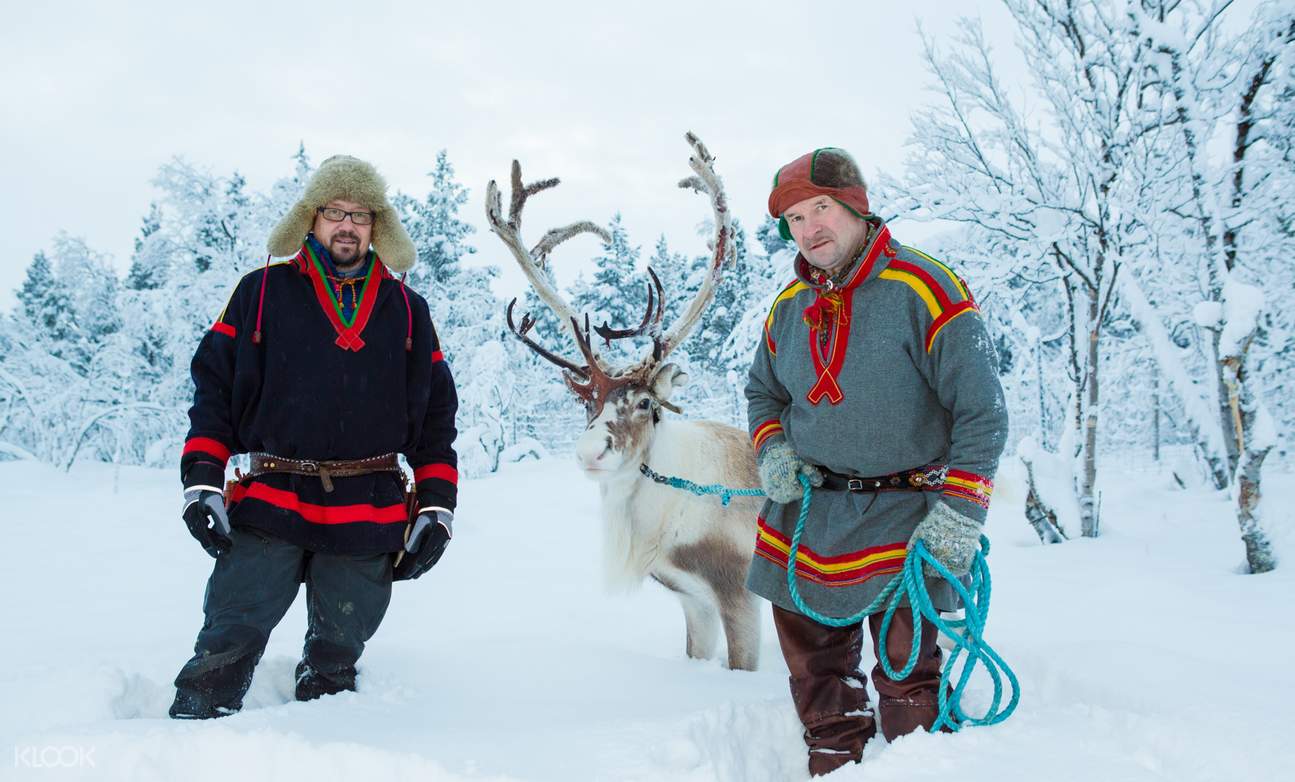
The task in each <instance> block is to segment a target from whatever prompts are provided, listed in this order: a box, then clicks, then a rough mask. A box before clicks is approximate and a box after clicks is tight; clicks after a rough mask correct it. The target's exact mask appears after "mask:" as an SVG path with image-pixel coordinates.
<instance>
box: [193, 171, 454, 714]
mask: <svg viewBox="0 0 1295 782" xmlns="http://www.w3.org/2000/svg"><path fill="white" fill-rule="evenodd" d="M269 250H270V254H271V256H275V257H289V258H290V260H287V261H284V262H281V263H277V264H269V263H268V261H267V264H266V266H265V268H264V269H258V270H257V271H254V272H252V273H250V274H248V275H246V276H245V277H243V279H242V280H241V281H240V282H239V284H238V286H237V287H236V288H235V289H234V292H233V295H232V296H231V297H230V299H229V303H228V304H227V305H226V307H225V309H224V310H223V311H222V312H221V314H220V316H219V317H218V318H217V319H216V321H215V323H214V324H213V325H212V327H211V330H210V331H208V332H207V334H206V335H205V336H204V337H203V339H202V342H201V343H200V344H199V346H198V350H197V352H196V353H195V354H194V357H193V364H192V374H193V382H194V401H193V407H191V408H190V410H189V419H190V424H191V426H190V429H189V435H188V438H187V439H186V441H185V446H184V455H183V457H182V458H181V461H180V475H181V480H182V481H183V483H184V497H185V505H184V510H183V517H184V521H185V523H186V524H187V525H188V527H189V531H190V532H191V533H192V534H193V536H194V537H195V538H196V539H197V540H198V542H199V543H200V544H201V545H202V547H203V548H204V549H205V550H206V551H207V553H208V554H210V555H211V556H213V557H215V559H216V563H215V568H214V569H213V571H212V574H211V578H210V580H209V581H208V582H207V590H206V597H205V600H204V602H203V612H204V614H205V621H204V622H203V626H202V630H201V631H200V632H199V634H198V640H197V642H196V643H195V645H194V656H193V657H192V659H190V660H189V662H188V663H186V664H185V666H184V668H183V669H182V670H181V671H180V674H179V676H178V677H177V678H176V680H175V685H176V696H175V702H174V703H173V704H172V706H171V712H170V713H171V716H172V717H176V718H188V719H204V718H209V717H219V716H223V715H226V714H232V713H234V712H236V711H238V710H239V709H240V708H241V707H242V703H243V695H244V694H245V693H246V692H247V688H248V686H249V684H250V683H251V680H252V671H253V669H254V668H255V667H256V663H257V661H258V660H259V659H260V657H261V654H262V653H263V652H264V651H265V645H266V642H267V640H268V639H269V635H270V631H271V630H272V629H274V626H275V625H276V624H278V622H279V620H280V619H282V618H283V615H284V614H285V613H286V612H287V610H288V607H289V606H291V605H292V602H293V600H294V599H295V598H296V595H297V590H298V586H299V584H301V583H305V584H306V598H307V610H308V616H309V619H308V629H307V632H306V641H305V648H304V649H303V652H302V659H301V662H300V664H299V665H298V666H297V683H296V697H297V699H298V700H310V699H313V698H317V697H319V696H321V695H326V694H330V693H336V692H341V691H343V690H353V689H355V677H356V670H355V663H356V661H357V660H358V659H359V657H360V654H361V652H363V650H364V644H365V642H367V641H368V640H369V638H371V637H372V636H373V634H374V632H375V631H376V630H377V628H378V625H379V623H380V622H381V621H382V617H383V615H384V614H385V612H386V609H387V604H388V602H389V601H390V598H391V584H392V581H393V579H394V580H400V579H402V578H417V577H418V576H419V575H421V574H422V573H423V572H425V571H426V570H427V569H429V568H430V567H431V566H432V565H434V564H435V563H436V561H437V560H438V559H439V558H440V556H441V554H442V553H443V552H444V550H445V547H446V545H447V544H448V543H449V540H450V536H451V534H452V529H453V527H452V522H453V517H454V507H455V501H456V495H457V482H458V473H457V470H456V466H457V458H456V456H455V452H454V448H453V443H454V437H455V428H454V414H455V411H456V409H457V408H458V399H457V396H456V393H455V389H454V380H453V378H452V377H451V375H450V369H449V366H448V365H447V364H446V362H445V359H444V356H443V355H442V353H441V346H440V344H439V341H438V339H437V336H436V331H435V329H434V328H433V327H432V322H431V318H430V317H429V315H428V308H427V302H426V301H425V300H424V299H423V297H421V296H419V295H418V294H417V293H415V292H414V291H412V290H409V289H408V288H406V287H405V286H404V284H403V282H402V281H401V279H398V278H397V277H395V276H393V274H392V273H393V272H395V273H403V272H405V271H407V270H408V269H409V268H410V267H411V266H412V265H413V263H414V260H415V250H414V246H413V243H412V241H411V240H410V238H409V235H408V234H407V233H406V232H405V230H404V228H403V227H401V225H400V221H399V217H398V216H397V214H396V212H395V210H394V209H393V208H392V206H391V204H390V203H389V202H388V200H387V197H386V183H385V181H383V179H382V178H381V177H380V176H379V175H378V173H377V171H376V170H375V169H374V168H373V166H371V165H369V164H368V163H365V162H363V161H361V160H357V159H355V158H352V157H347V156H337V157H333V158H329V159H328V160H326V161H324V163H323V164H322V165H321V166H320V167H319V170H318V172H317V173H316V174H315V175H314V177H313V178H312V179H311V180H310V182H309V183H308V184H307V186H306V190H305V194H304V195H303V196H302V199H301V201H299V202H298V203H297V204H296V205H295V206H294V207H293V208H292V210H291V211H290V212H289V214H288V215H287V216H286V217H284V218H283V220H282V221H281V222H280V223H279V225H278V226H277V227H276V228H275V229H274V231H273V232H272V233H271V235H270V240H269ZM238 453H248V454H250V462H251V470H250V473H249V474H248V475H247V476H244V477H243V479H242V480H240V481H239V482H238V483H237V484H236V485H234V486H233V488H232V490H231V491H230V492H229V493H228V494H226V493H225V491H224V486H225V466H226V463H227V462H228V460H229V457H230V455H231V454H238ZM398 454H402V455H404V457H405V460H406V462H407V463H408V465H409V467H410V468H411V469H412V470H413V474H414V481H415V488H416V493H417V507H416V514H414V515H415V516H416V518H415V521H414V523H413V524H412V525H411V524H410V523H409V517H410V515H411V514H410V506H409V505H408V504H407V503H406V501H405V495H404V487H403V479H402V476H401V472H400V467H399V465H398V462H397V455H398ZM397 555H399V561H398V564H396V562H397Z"/></svg>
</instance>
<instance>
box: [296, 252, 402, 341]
mask: <svg viewBox="0 0 1295 782" xmlns="http://www.w3.org/2000/svg"><path fill="white" fill-rule="evenodd" d="M297 259H298V261H299V264H300V265H299V268H300V269H301V271H302V273H304V274H305V275H306V276H307V277H309V278H310V282H311V285H312V286H313V287H314V289H315V298H316V299H318V300H319V306H320V308H321V309H323V311H324V315H325V316H327V318H328V322H329V323H331V324H332V325H333V330H334V331H336V332H337V339H336V340H335V342H336V344H337V346H338V347H340V348H342V349H343V350H354V351H356V352H359V351H360V350H361V349H362V348H363V347H364V340H363V339H362V338H361V337H360V335H361V334H362V333H363V332H364V327H365V326H367V325H368V323H369V316H370V315H372V314H373V305H374V303H375V302H376V301H377V299H378V289H379V288H380V287H381V282H382V277H383V276H384V274H383V267H382V264H380V263H378V258H377V256H376V255H375V254H374V253H372V252H370V253H369V259H368V262H367V263H368V266H367V268H366V269H365V271H364V284H363V287H362V288H361V289H360V297H359V303H358V304H357V305H356V307H355V311H354V312H353V313H352V314H351V317H350V318H346V317H344V315H343V310H342V307H341V305H340V304H339V303H338V301H337V299H336V298H335V297H334V296H333V291H332V288H331V287H330V286H329V284H328V272H327V270H326V269H325V267H324V262H323V261H322V260H321V259H320V257H319V255H317V254H316V253H315V250H314V248H313V247H312V246H311V243H310V242H306V243H305V244H303V245H302V247H301V252H299V253H298V254H297Z"/></svg>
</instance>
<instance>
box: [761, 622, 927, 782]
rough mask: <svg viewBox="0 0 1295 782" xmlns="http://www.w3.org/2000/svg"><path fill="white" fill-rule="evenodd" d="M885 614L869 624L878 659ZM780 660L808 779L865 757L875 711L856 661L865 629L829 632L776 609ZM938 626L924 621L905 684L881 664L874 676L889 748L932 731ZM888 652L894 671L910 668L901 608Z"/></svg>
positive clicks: (908, 625)
mask: <svg viewBox="0 0 1295 782" xmlns="http://www.w3.org/2000/svg"><path fill="white" fill-rule="evenodd" d="M881 619H882V614H879V613H878V614H873V615H872V616H870V617H868V630H869V632H870V633H871V635H872V648H873V652H874V653H876V654H877V659H878V660H880V659H881V657H880V654H881V652H880V650H879V649H878V648H877V636H878V634H879V633H880V631H881ZM773 623H774V626H775V627H776V628H777V630H778V642H779V643H780V644H781V645H782V656H783V658H784V659H786V661H787V669H788V670H789V671H790V672H791V677H790V681H791V699H792V701H793V702H794V703H795V704H796V713H797V714H799V715H800V721H801V724H803V725H804V726H805V743H806V744H807V745H808V746H809V772H810V774H812V775H815V776H818V775H821V774H827V773H829V772H831V771H834V770H836V769H838V768H840V767H841V766H844V765H845V764H846V763H850V762H852V761H858V760H860V759H861V758H862V757H863V746H864V744H867V743H868V740H869V739H871V738H872V737H873V736H875V735H876V733H877V722H876V718H875V715H874V712H873V710H872V709H871V708H869V706H868V690H867V688H866V682H865V680H864V677H863V674H862V672H861V671H860V670H859V662H860V658H861V656H862V648H863V625H862V623H861V624H857V625H854V626H852V627H839V628H838V627H828V626H827V625H822V624H819V623H818V622H815V621H814V620H812V619H810V618H808V617H806V616H803V615H801V614H798V613H795V612H793V611H787V610H785V609H782V608H779V607H778V606H774V607H773ZM936 632H937V631H936V629H935V625H933V624H931V623H930V622H928V621H926V620H925V619H923V620H922V647H921V650H920V652H919V655H918V660H917V666H916V667H915V668H914V669H913V672H912V673H911V674H909V676H908V678H906V679H904V680H903V681H891V680H890V679H889V678H887V677H886V674H885V672H884V671H883V670H882V668H881V664H880V663H878V664H877V665H876V666H875V667H874V668H873V669H872V684H873V686H874V687H876V688H877V695H878V698H879V700H880V702H879V703H878V707H879V710H880V717H881V730H882V733H883V734H884V735H885V737H886V739H887V740H888V741H893V740H894V739H895V738H897V737H899V736H902V735H904V734H906V733H912V732H913V731H915V730H917V729H919V728H922V729H930V727H931V725H933V724H935V719H936V717H937V716H939V710H940V707H939V691H940V666H941V661H942V658H943V655H942V654H941V652H940V647H939V646H937V645H936V643H935V640H936ZM886 640H887V644H886V646H887V653H888V654H889V655H890V664H891V667H892V668H894V669H895V670H899V669H900V668H902V667H903V666H904V664H905V663H906V662H908V655H909V653H910V652H911V651H912V645H913V615H912V613H911V612H909V611H908V610H907V609H903V608H901V609H900V610H898V611H896V612H895V615H894V617H893V618H892V619H891V622H890V632H889V633H888V638H887V639H886Z"/></svg>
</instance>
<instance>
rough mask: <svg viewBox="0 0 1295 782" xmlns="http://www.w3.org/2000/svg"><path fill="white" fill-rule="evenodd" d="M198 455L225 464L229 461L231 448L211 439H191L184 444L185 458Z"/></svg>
mask: <svg viewBox="0 0 1295 782" xmlns="http://www.w3.org/2000/svg"><path fill="white" fill-rule="evenodd" d="M192 453H197V454H202V455H203V456H210V457H211V458H212V459H214V460H216V461H218V462H220V463H221V464H224V463H226V462H228V461H229V446H227V445H225V444H224V443H222V442H221V441H219V440H213V439H212V438H210V437H190V438H189V439H188V440H187V441H185V443H184V451H183V453H182V455H183V456H188V455H189V454H192Z"/></svg>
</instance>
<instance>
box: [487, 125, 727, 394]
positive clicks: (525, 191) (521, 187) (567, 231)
mask: <svg viewBox="0 0 1295 782" xmlns="http://www.w3.org/2000/svg"><path fill="white" fill-rule="evenodd" d="M685 138H686V139H687V140H688V143H689V145H691V146H692V149H693V154H692V156H691V157H690V158H689V160H688V164H689V166H691V167H692V170H693V172H694V175H693V176H690V177H688V178H686V179H684V180H683V181H681V182H680V183H679V186H680V187H681V188H686V189H690V190H695V191H697V192H698V193H702V194H704V195H706V196H707V197H708V198H709V199H710V203H711V209H712V210H713V212H714V219H715V236H714V238H713V240H712V242H711V261H710V266H709V269H708V271H707V274H706V278H705V280H703V281H702V285H701V288H700V289H699V290H698V291H697V295H696V296H695V297H693V300H692V301H691V302H690V303H689V304H688V307H687V308H686V309H685V310H684V313H683V315H681V316H680V318H679V320H678V322H677V323H675V325H674V328H672V329H671V330H670V331H669V332H668V333H666V334H664V335H662V333H661V322H662V320H663V319H664V316H665V290H664V289H663V288H662V286H661V280H660V278H658V277H657V274H656V272H655V271H653V270H652V269H651V268H649V269H648V275H649V277H650V278H651V279H650V281H649V283H648V290H647V293H648V295H647V308H646V310H645V311H644V313H643V320H642V322H641V323H639V325H638V326H637V327H634V328H615V327H613V326H612V325H611V324H610V323H606V322H604V323H603V325H601V326H598V327H597V328H595V329H594V332H595V333H597V334H598V336H600V337H602V338H603V341H604V343H605V344H608V345H610V344H611V341H612V340H614V339H628V338H630V337H637V336H642V335H643V334H648V335H650V336H651V337H652V343H653V344H652V352H651V353H650V354H649V355H648V356H646V357H645V358H644V359H643V360H642V361H640V362H639V363H638V364H635V365H634V366H632V367H629V368H627V369H625V370H624V371H620V372H614V371H611V370H610V369H609V368H608V367H606V366H605V365H604V363H603V361H602V360H601V359H600V358H599V356H598V354H597V352H596V351H595V350H594V349H593V345H592V344H591V340H590V335H589V316H588V315H586V316H585V318H584V328H583V329H582V328H581V325H580V321H579V320H577V318H576V315H575V313H574V312H572V310H571V307H570V305H568V304H567V302H566V300H565V299H563V298H562V296H561V294H559V293H558V292H557V290H556V288H555V287H554V285H553V284H552V283H551V282H550V281H549V279H548V277H547V276H546V275H545V274H544V266H545V263H546V262H547V260H548V256H549V254H550V253H552V252H553V250H554V248H556V247H557V246H558V245H559V244H561V243H562V242H565V241H566V240H568V239H570V238H572V237H574V236H578V235H580V234H582V233H591V234H594V235H596V236H598V237H600V238H601V239H602V240H603V241H605V242H610V241H611V235H610V234H609V233H608V232H607V231H606V230H605V229H603V228H602V227H600V226H598V225H595V224H594V223H592V222H589V221H587V220H584V221H580V222H576V223H572V224H571V225H568V226H565V227H562V228H554V229H551V230H550V231H548V232H547V233H546V234H544V238H543V239H541V240H540V242H539V244H537V245H535V247H534V248H533V249H531V250H527V249H526V246H525V245H524V244H523V243H522V240H521V223H522V209H523V208H524V207H525V205H526V199H528V198H530V197H531V196H532V195H535V194H536V193H539V192H541V191H544V190H547V189H549V188H551V187H555V186H556V185H557V184H558V180H557V179H544V180H540V181H538V182H533V183H531V184H529V185H527V184H525V183H523V181H522V168H521V164H519V163H518V162H517V161H516V160H514V161H513V169H512V199H511V201H510V204H509V212H508V219H507V220H505V219H504V217H503V204H502V200H501V198H500V195H499V188H498V186H497V185H496V184H495V182H494V181H493V180H492V181H491V182H490V184H489V185H488V186H487V187H486V219H487V220H488V221H489V222H490V229H491V230H492V231H494V233H495V234H496V235H497V236H498V237H499V238H500V239H501V240H502V241H503V242H504V244H505V245H507V246H508V249H509V250H510V251H511V252H512V254H513V258H515V259H516V260H517V263H518V265H519V266H521V267H522V272H523V273H524V274H525V275H526V279H527V281H528V282H529V283H530V285H531V288H532V289H534V291H535V294H536V295H537V296H539V298H540V300H541V301H543V302H544V303H545V305H547V306H548V307H549V309H551V310H553V313H554V314H555V315H556V316H557V318H558V320H559V321H560V322H561V323H562V325H563V327H564V328H565V329H566V330H567V332H568V333H569V334H570V335H571V337H572V339H574V340H575V343H576V347H577V348H579V350H580V353H581V355H582V356H583V357H584V359H585V362H586V363H585V365H584V366H583V367H582V366H578V365H577V364H576V363H575V362H574V361H572V360H570V359H566V358H563V357H562V356H560V355H558V354H557V353H554V352H552V351H549V350H546V349H545V348H543V347H541V346H540V345H539V344H538V343H537V342H535V341H534V340H532V339H530V338H529V337H528V336H527V334H528V333H529V332H530V330H531V328H532V327H533V326H534V325H535V321H534V319H532V318H531V316H530V315H529V314H527V315H524V316H523V317H522V324H521V326H520V328H519V327H518V326H517V325H516V324H515V323H514V322H513V307H514V306H515V305H516V303H517V300H516V299H513V301H512V302H511V303H510V304H509V305H508V313H507V314H508V328H509V329H510V330H511V331H512V332H513V334H514V335H516V336H517V338H518V339H520V340H521V341H522V342H523V343H525V344H526V346H527V347H529V348H530V349H531V350H533V351H535V352H536V353H537V354H539V355H540V356H541V357H543V358H544V359H545V360H547V361H549V362H551V363H553V364H555V365H557V366H559V367H561V368H562V369H563V370H564V376H565V378H566V382H567V385H568V386H569V387H570V388H571V390H572V391H573V392H575V393H576V394H577V395H578V396H580V397H581V398H582V399H584V400H586V401H591V400H602V399H606V396H607V394H608V393H609V392H610V391H611V389H613V388H616V387H617V386H621V385H626V384H628V383H631V382H635V381H645V380H646V379H647V378H648V376H649V375H650V373H651V372H652V371H653V369H654V368H655V367H656V366H657V364H658V363H660V361H661V360H662V359H664V358H665V357H666V356H667V355H669V353H670V351H672V350H674V349H675V348H676V347H678V346H679V344H680V343H681V342H683V341H684V339H686V338H687V336H688V334H689V332H691V331H692V329H693V328H694V327H695V326H696V325H697V323H698V322H699V321H700V320H701V315H702V312H704V311H705V309H706V306H707V305H708V304H710V302H711V299H713V298H714V296H715V286H716V284H717V283H718V282H719V278H720V276H721V274H722V273H723V267H724V263H725V261H726V260H728V259H729V258H731V257H732V253H733V238H732V237H733V228H732V222H731V218H730V215H729V211H728V199H727V198H726V197H725V195H724V186H723V184H722V183H721V182H720V178H719V175H718V174H716V173H715V168H714V162H715V158H714V157H713V156H712V155H711V154H710V151H709V150H707V149H706V146H705V145H704V144H702V143H701V140H700V139H698V138H697V136H696V135H695V134H693V133H688V134H687V135H686V136H685ZM599 404H601V402H600V403H599Z"/></svg>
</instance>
